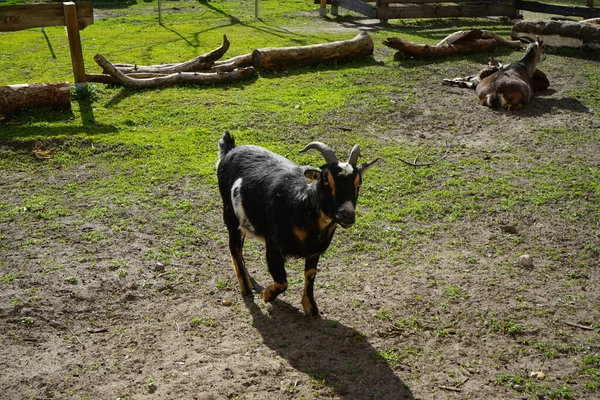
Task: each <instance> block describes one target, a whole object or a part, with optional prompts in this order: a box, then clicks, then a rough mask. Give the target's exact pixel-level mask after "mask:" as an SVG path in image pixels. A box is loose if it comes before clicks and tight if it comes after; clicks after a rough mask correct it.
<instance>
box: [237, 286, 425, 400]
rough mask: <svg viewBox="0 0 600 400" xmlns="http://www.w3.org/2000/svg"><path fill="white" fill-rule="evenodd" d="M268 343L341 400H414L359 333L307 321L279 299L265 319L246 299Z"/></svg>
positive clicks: (318, 320) (330, 322) (333, 323)
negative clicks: (327, 387)
mask: <svg viewBox="0 0 600 400" xmlns="http://www.w3.org/2000/svg"><path fill="white" fill-rule="evenodd" d="M244 302H245V303H246V307H247V308H248V310H250V313H251V315H252V320H253V326H254V327H255V328H256V329H257V330H258V332H259V333H260V334H261V336H262V338H263V342H264V344H265V345H267V346H268V347H269V348H270V349H272V350H274V351H275V352H277V354H279V355H280V356H281V357H282V358H284V359H285V360H287V362H288V363H289V364H290V365H291V366H292V367H294V368H295V369H297V370H298V371H300V372H303V373H305V374H308V375H309V376H310V377H311V378H312V379H314V380H315V381H316V382H319V383H320V384H324V385H327V386H329V387H330V388H331V389H332V390H333V391H334V392H335V394H336V395H337V396H339V398H341V399H398V400H412V399H414V397H413V394H412V392H411V391H410V389H409V388H408V386H407V385H406V384H405V383H404V382H403V381H402V380H401V379H400V378H399V377H398V376H397V375H396V374H395V373H394V371H393V370H392V369H391V368H390V366H389V365H388V364H387V363H386V362H385V361H383V360H381V359H378V358H377V357H376V350H375V348H374V347H373V346H371V344H370V343H369V342H368V341H367V340H366V339H365V337H364V335H363V334H361V333H360V332H359V331H357V330H356V329H353V328H350V327H348V326H345V325H343V324H341V323H339V322H338V321H335V320H331V319H326V318H318V317H317V318H312V317H306V316H304V314H302V313H301V312H300V311H299V310H298V309H297V308H295V307H293V306H291V305H290V304H288V303H286V302H284V301H281V300H276V301H275V302H274V304H273V307H272V309H271V312H270V313H269V314H265V313H264V312H263V311H262V310H261V309H260V308H259V307H258V306H257V305H256V304H255V303H254V299H253V298H244Z"/></svg>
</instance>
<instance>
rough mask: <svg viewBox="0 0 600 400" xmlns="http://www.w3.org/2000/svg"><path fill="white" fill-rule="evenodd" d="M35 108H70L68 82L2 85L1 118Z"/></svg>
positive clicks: (0, 98)
mask: <svg viewBox="0 0 600 400" xmlns="http://www.w3.org/2000/svg"><path fill="white" fill-rule="evenodd" d="M34 108H52V109H70V108H71V86H70V85H69V83H68V82H59V83H32V84H22V85H9V86H0V120H2V119H6V118H8V117H10V116H12V115H14V114H16V113H17V112H19V111H23V110H27V109H34Z"/></svg>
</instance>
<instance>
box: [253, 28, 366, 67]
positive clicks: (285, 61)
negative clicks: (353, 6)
mask: <svg viewBox="0 0 600 400" xmlns="http://www.w3.org/2000/svg"><path fill="white" fill-rule="evenodd" d="M372 54H373V39H371V37H370V36H369V34H368V33H367V32H364V31H363V32H361V33H359V34H358V35H357V36H356V37H355V38H353V39H350V40H342V41H337V42H330V43H322V44H314V45H309V46H293V47H268V48H264V49H257V50H254V51H253V52H252V60H253V65H254V67H255V68H260V69H264V70H281V69H286V68H289V67H297V66H307V65H314V64H318V63H322V62H333V61H347V60H356V59H361V58H365V57H369V56H371V55H372Z"/></svg>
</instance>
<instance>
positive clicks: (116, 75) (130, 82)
mask: <svg viewBox="0 0 600 400" xmlns="http://www.w3.org/2000/svg"><path fill="white" fill-rule="evenodd" d="M94 61H96V63H98V65H100V67H102V69H103V70H104V71H106V72H107V73H108V75H109V76H110V77H111V78H112V79H113V81H111V82H108V78H107V77H102V78H101V79H102V80H104V82H102V83H114V84H119V85H122V86H127V87H136V88H157V87H166V86H174V85H180V84H201V85H213V84H217V83H232V82H239V81H242V80H246V79H250V78H253V77H255V76H256V70H255V69H254V68H253V67H248V68H238V69H235V70H233V71H229V72H177V73H174V74H169V75H160V76H155V77H151V78H133V77H131V76H129V75H126V74H125V73H123V72H121V71H119V69H117V68H116V67H115V66H114V65H112V64H111V63H110V62H109V61H108V60H107V59H106V58H104V57H103V56H102V55H101V54H96V55H95V56H94ZM88 76H89V77H90V78H92V79H93V78H94V76H93V75H88ZM89 82H93V80H89ZM96 82H98V81H96Z"/></svg>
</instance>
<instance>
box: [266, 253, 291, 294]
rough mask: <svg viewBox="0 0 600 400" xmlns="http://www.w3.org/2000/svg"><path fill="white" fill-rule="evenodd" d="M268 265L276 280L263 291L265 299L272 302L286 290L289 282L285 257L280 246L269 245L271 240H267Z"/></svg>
mask: <svg viewBox="0 0 600 400" xmlns="http://www.w3.org/2000/svg"><path fill="white" fill-rule="evenodd" d="M267 266H268V268H269V272H270V273H271V276H272V277H273V281H274V282H273V284H271V285H269V286H267V288H266V289H265V291H264V292H263V299H264V301H266V302H269V303H270V302H272V301H273V300H275V299H276V298H277V296H279V294H280V293H283V292H285V291H286V289H287V287H288V282H287V276H286V273H285V257H284V256H283V254H281V251H279V248H278V247H276V246H273V245H269V242H267Z"/></svg>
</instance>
